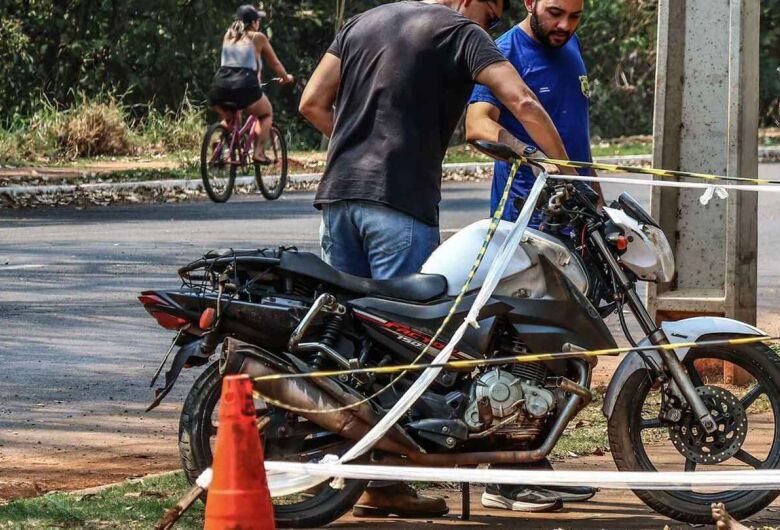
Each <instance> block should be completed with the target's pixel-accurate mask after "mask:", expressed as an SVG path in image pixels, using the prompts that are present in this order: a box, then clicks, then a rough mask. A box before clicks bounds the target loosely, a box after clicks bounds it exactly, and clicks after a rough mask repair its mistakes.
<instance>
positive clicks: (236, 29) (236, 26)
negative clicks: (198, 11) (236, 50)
mask: <svg viewBox="0 0 780 530" xmlns="http://www.w3.org/2000/svg"><path fill="white" fill-rule="evenodd" d="M505 1H506V0H505ZM249 27H250V24H245V23H244V21H243V20H234V21H233V23H232V24H231V25H230V27H229V28H228V30H227V33H226V34H225V38H226V40H232V41H233V42H238V41H240V40H241V39H242V38H244V35H246V34H247V33H249Z"/></svg>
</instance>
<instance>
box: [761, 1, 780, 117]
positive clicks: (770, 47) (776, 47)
mask: <svg viewBox="0 0 780 530" xmlns="http://www.w3.org/2000/svg"><path fill="white" fill-rule="evenodd" d="M760 35H761V87H760V92H759V99H760V101H761V120H762V122H763V124H764V125H772V126H780V0H762V2H761V34H760Z"/></svg>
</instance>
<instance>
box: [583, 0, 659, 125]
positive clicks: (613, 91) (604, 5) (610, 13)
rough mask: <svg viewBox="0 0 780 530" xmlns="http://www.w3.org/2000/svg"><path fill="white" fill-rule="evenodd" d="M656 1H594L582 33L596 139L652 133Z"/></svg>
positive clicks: (591, 2)
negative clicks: (598, 137)
mask: <svg viewBox="0 0 780 530" xmlns="http://www.w3.org/2000/svg"><path fill="white" fill-rule="evenodd" d="M657 3H658V2H657V0H602V1H595V0H592V1H590V2H588V5H587V9H586V12H585V18H584V20H583V23H582V26H581V27H580V29H579V31H578V34H579V37H580V41H581V42H582V48H583V54H584V56H585V62H586V64H587V65H588V69H589V72H588V75H589V79H590V85H591V123H592V126H591V128H592V130H591V134H592V135H594V136H600V137H602V138H614V137H618V136H628V135H634V134H647V133H649V132H650V131H652V128H653V115H652V112H653V110H652V109H653V93H654V89H655V41H656V37H655V29H656V17H657V15H656V8H657Z"/></svg>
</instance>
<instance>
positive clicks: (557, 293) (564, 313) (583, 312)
mask: <svg viewBox="0 0 780 530" xmlns="http://www.w3.org/2000/svg"><path fill="white" fill-rule="evenodd" d="M539 260H540V263H541V265H542V269H543V271H544V278H545V282H546V284H547V292H548V297H546V298H541V299H534V298H523V299H518V298H513V297H508V296H495V298H496V299H497V300H500V301H501V302H503V303H505V304H506V305H508V306H511V308H512V309H511V310H510V311H509V313H508V318H509V321H510V322H511V324H512V325H513V327H514V329H515V332H516V333H517V334H518V335H519V336H520V338H521V339H522V340H523V341H524V342H525V343H526V344H527V345H528V347H529V349H530V350H531V351H533V352H537V353H544V352H546V353H550V352H558V351H561V348H562V347H563V345H564V344H566V343H567V342H568V343H571V344H575V345H577V346H581V347H583V348H586V349H601V348H615V347H617V345H616V344H615V339H614V338H613V337H612V334H611V333H610V331H609V328H608V327H607V326H606V324H604V321H603V320H602V319H601V316H600V315H599V313H598V311H596V308H595V307H593V305H592V304H591V303H590V302H589V301H588V299H587V298H585V296H584V295H583V294H582V293H580V292H579V291H578V290H577V288H576V287H575V286H574V284H572V283H571V281H570V280H569V279H568V278H567V277H566V275H564V274H563V272H561V271H560V269H558V268H557V267H556V266H555V265H553V264H552V263H551V262H550V260H548V259H547V258H546V257H545V256H544V255H540V256H539Z"/></svg>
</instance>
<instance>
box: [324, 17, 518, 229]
mask: <svg viewBox="0 0 780 530" xmlns="http://www.w3.org/2000/svg"><path fill="white" fill-rule="evenodd" d="M328 53H330V54H333V55H335V56H336V57H339V58H340V59H341V84H340V87H339V92H338V96H337V98H336V113H335V126H334V130H333V136H332V138H331V141H330V148H329V150H328V163H327V166H326V168H325V174H324V176H323V178H322V182H321V183H320V185H319V188H318V190H317V195H316V197H315V200H314V204H315V206H317V205H321V204H323V203H330V202H336V201H340V200H348V199H350V200H367V201H374V202H379V203H382V204H385V205H388V206H390V207H392V208H395V209H397V210H400V211H402V212H405V213H408V214H409V215H412V216H414V217H415V218H417V219H420V220H421V221H423V222H425V223H427V224H430V225H434V226H436V225H438V223H439V215H438V205H439V201H440V200H441V164H442V161H443V159H444V154H445V152H446V150H447V145H448V144H449V141H450V138H451V137H452V133H453V132H454V130H455V127H456V126H457V123H458V120H459V119H460V117H461V115H462V114H463V110H464V108H465V106H466V102H467V101H468V97H469V95H470V93H471V89H472V87H473V84H474V78H475V77H477V75H478V74H479V73H480V72H481V71H482V70H483V69H484V68H485V67H487V66H489V65H491V64H493V63H496V62H499V61H504V60H506V59H505V58H504V56H503V55H502V54H501V52H499V51H498V48H497V47H496V45H495V44H494V43H493V41H492V39H491V38H490V36H489V35H488V34H487V33H486V32H485V31H484V30H483V29H482V28H480V27H479V26H478V25H477V24H476V23H474V22H472V21H471V20H469V19H468V18H466V17H464V16H462V15H460V14H459V13H457V12H456V11H454V10H452V9H450V8H448V7H445V6H442V5H439V4H424V3H422V2H397V3H393V4H385V5H382V6H379V7H376V8H374V9H371V10H369V11H366V12H365V13H362V14H360V15H358V16H356V17H354V18H352V19H350V20H349V22H347V24H346V25H345V26H344V29H343V30H342V31H341V32H340V33H339V34H338V35H337V37H336V40H335V41H334V42H333V44H332V45H331V47H330V48H329V49H328Z"/></svg>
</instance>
